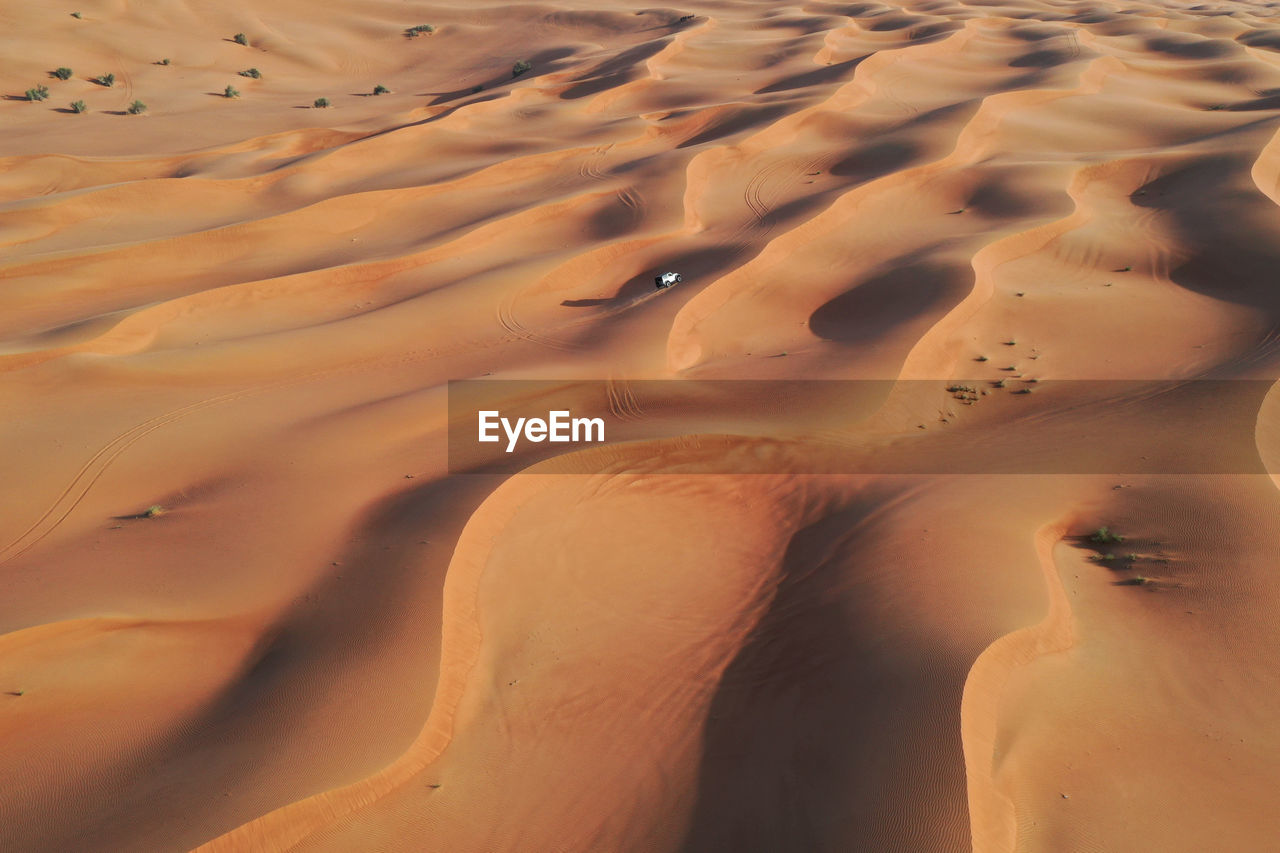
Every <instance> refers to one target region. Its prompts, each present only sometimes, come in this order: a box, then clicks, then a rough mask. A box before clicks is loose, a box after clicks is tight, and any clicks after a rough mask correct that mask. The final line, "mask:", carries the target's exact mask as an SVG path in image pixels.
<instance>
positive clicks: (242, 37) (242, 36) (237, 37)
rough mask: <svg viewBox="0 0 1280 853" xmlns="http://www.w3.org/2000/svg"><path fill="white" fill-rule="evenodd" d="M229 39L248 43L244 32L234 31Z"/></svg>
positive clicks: (239, 42)
mask: <svg viewBox="0 0 1280 853" xmlns="http://www.w3.org/2000/svg"><path fill="white" fill-rule="evenodd" d="M231 40H232V41H233V42H235V43H236V44H243V45H246V46H247V45H248V44H249V37H248V36H247V35H245V34H244V33H236V34H235V35H234V36H232V37H231Z"/></svg>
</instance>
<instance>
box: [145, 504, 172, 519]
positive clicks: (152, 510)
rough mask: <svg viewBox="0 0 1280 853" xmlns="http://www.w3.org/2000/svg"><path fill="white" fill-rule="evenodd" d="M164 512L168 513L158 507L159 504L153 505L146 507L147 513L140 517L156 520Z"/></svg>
mask: <svg viewBox="0 0 1280 853" xmlns="http://www.w3.org/2000/svg"><path fill="white" fill-rule="evenodd" d="M166 512H168V510H167V509H165V508H164V507H162V506H160V504H153V505H152V506H149V507H147V511H146V512H144V513H143V514H142V515H143V517H145V518H157V517H158V516H161V515H164V514H165V513H166Z"/></svg>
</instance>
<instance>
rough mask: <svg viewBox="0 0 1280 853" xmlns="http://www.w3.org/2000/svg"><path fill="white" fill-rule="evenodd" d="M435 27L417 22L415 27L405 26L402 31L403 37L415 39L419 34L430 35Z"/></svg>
mask: <svg viewBox="0 0 1280 853" xmlns="http://www.w3.org/2000/svg"><path fill="white" fill-rule="evenodd" d="M435 31H436V28H435V27H433V26H431V25H430V24H418V25H417V26H415V27H406V28H405V31H404V35H405V38H411V39H416V38H417V37H418V36H420V35H430V34H431V33H434V32H435Z"/></svg>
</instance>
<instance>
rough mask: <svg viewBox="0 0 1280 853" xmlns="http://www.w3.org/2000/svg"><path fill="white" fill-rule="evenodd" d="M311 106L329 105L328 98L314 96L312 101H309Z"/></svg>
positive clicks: (322, 107)
mask: <svg viewBox="0 0 1280 853" xmlns="http://www.w3.org/2000/svg"><path fill="white" fill-rule="evenodd" d="M311 106H313V107H315V108H317V109H324V108H325V107H327V106H329V99H328V98H316V99H315V100H314V101H312V102H311Z"/></svg>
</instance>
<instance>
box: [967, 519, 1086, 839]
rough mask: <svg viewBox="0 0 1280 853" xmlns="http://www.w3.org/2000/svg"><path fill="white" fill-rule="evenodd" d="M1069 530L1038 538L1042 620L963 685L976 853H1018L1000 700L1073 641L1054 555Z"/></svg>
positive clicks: (1058, 527) (1001, 645)
mask: <svg viewBox="0 0 1280 853" xmlns="http://www.w3.org/2000/svg"><path fill="white" fill-rule="evenodd" d="M1067 529H1068V525H1067V524H1066V523H1064V522H1054V523H1052V524H1047V525H1045V526H1043V527H1041V528H1040V529H1039V530H1037V531H1036V534H1035V549H1036V556H1037V557H1038V558H1039V561H1040V569H1041V572H1042V574H1043V575H1044V579H1045V586H1046V587H1047V590H1048V594H1049V609H1048V612H1047V613H1046V614H1045V617H1044V620H1043V621H1042V622H1041V623H1040V624H1038V625H1034V626H1032V627H1029V628H1023V629H1022V630H1020V631H1015V632H1013V633H1012V634H1007V635H1005V636H1004V637H1001V638H1000V639H999V640H997V641H996V642H994V643H992V644H991V645H990V646H988V647H987V649H986V650H985V651H983V652H982V654H981V655H979V656H978V659H977V660H976V661H974V664H973V667H972V668H971V669H970V671H969V677H968V679H966V680H965V684H964V693H963V696H962V698H961V701H960V730H961V740H962V742H963V744H964V763H965V772H966V776H967V778H968V789H969V815H970V820H971V825H972V829H973V850H974V853H1012V851H1014V850H1016V849H1017V840H1018V839H1017V834H1018V824H1017V815H1016V814H1015V813H1014V807H1013V801H1012V799H1011V798H1010V796H1009V794H1008V793H1007V792H1006V790H1005V788H1004V785H1003V784H1002V781H1001V778H1000V758H999V756H997V755H996V754H995V751H996V742H997V739H998V736H999V729H1000V719H1001V715H1000V703H1001V695H1002V689H1003V685H1004V683H1005V682H1006V681H1007V680H1008V679H1009V677H1010V675H1011V674H1012V673H1013V671H1014V670H1016V669H1018V668H1019V667H1022V666H1025V665H1026V664H1028V663H1030V662H1031V661H1033V660H1035V659H1036V658H1040V657H1043V656H1045V655H1051V654H1055V653H1057V652H1062V651H1066V650H1068V649H1070V648H1071V646H1072V645H1073V643H1074V641H1075V635H1074V628H1073V624H1072V619H1071V608H1070V605H1069V604H1068V602H1067V596H1066V592H1065V590H1064V589H1063V587H1062V580H1061V578H1059V576H1058V569H1057V566H1056V565H1055V563H1054V559H1053V549H1054V547H1055V546H1056V545H1057V544H1058V543H1059V542H1060V541H1061V540H1062V537H1063V536H1064V535H1065V534H1066V531H1067Z"/></svg>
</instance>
